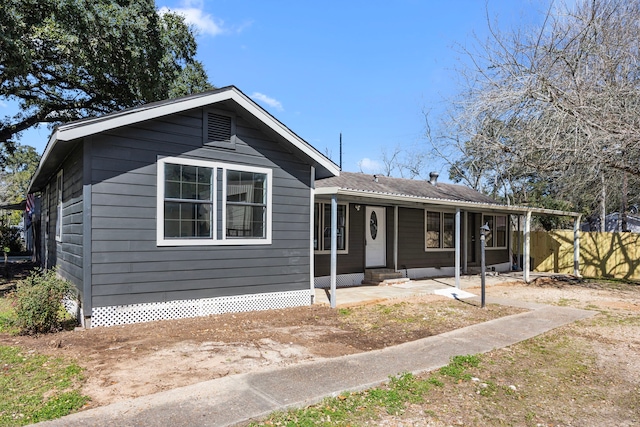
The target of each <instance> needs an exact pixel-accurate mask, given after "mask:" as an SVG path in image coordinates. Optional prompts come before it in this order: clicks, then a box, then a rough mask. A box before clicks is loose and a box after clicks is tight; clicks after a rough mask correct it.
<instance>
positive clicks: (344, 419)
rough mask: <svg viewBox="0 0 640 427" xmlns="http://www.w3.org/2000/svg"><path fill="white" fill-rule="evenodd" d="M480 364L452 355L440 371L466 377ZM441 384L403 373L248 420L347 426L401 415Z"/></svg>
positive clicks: (270, 423) (476, 359)
mask: <svg viewBox="0 0 640 427" xmlns="http://www.w3.org/2000/svg"><path fill="white" fill-rule="evenodd" d="M479 364H480V357H478V356H473V355H468V356H455V357H452V358H451V363H450V364H449V365H447V366H445V367H443V368H441V369H440V371H439V372H440V375H443V376H448V377H454V378H462V377H465V378H466V375H467V374H466V373H465V370H466V369H467V368H471V367H477V366H478V365H479ZM469 378H470V376H469ZM444 385H445V384H444V382H443V381H441V380H440V379H439V378H438V377H437V376H435V375H434V376H430V377H428V378H426V379H421V378H418V377H415V376H414V375H413V374H411V373H406V372H405V373H403V374H400V375H398V376H394V377H390V378H389V383H388V384H387V385H385V386H381V387H376V388H372V389H369V390H365V391H361V392H351V393H343V394H341V395H339V396H338V397H331V398H327V399H324V400H323V401H322V402H320V403H319V404H317V405H313V406H310V407H307V408H304V409H292V410H289V411H285V412H274V413H273V414H271V415H270V416H269V417H268V418H266V419H264V420H262V421H260V422H255V423H251V424H250V426H253V427H256V426H274V425H276V426H291V427H293V426H350V425H354V424H358V423H362V422H365V421H371V420H376V419H378V417H379V414H381V413H383V412H386V413H387V414H391V415H402V414H403V413H404V412H405V410H406V408H407V406H408V405H410V404H420V403H424V401H425V398H426V397H427V396H428V395H429V391H430V390H431V389H432V388H433V387H444ZM431 412H433V411H431Z"/></svg>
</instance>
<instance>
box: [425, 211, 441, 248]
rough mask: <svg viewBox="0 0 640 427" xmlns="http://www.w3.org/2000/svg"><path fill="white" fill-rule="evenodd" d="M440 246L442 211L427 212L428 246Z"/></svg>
mask: <svg viewBox="0 0 640 427" xmlns="http://www.w3.org/2000/svg"><path fill="white" fill-rule="evenodd" d="M439 247H440V212H427V248H439Z"/></svg>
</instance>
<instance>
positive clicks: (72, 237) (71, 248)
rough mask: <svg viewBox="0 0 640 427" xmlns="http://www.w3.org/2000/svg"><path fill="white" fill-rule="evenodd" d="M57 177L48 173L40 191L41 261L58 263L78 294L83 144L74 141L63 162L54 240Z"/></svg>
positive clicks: (79, 281) (80, 250)
mask: <svg viewBox="0 0 640 427" xmlns="http://www.w3.org/2000/svg"><path fill="white" fill-rule="evenodd" d="M56 179H57V172H56V174H54V175H53V176H52V177H51V179H50V181H49V182H48V184H47V186H46V188H45V191H44V192H43V194H42V233H43V234H42V242H43V243H42V244H43V251H42V256H43V261H44V265H45V267H47V268H53V267H57V269H58V273H59V274H60V275H61V276H62V277H63V278H65V279H67V280H69V281H70V282H71V283H73V284H74V285H75V286H76V288H77V290H78V294H82V274H83V270H82V267H83V266H82V261H83V254H82V251H83V248H82V235H83V234H82V226H83V217H82V210H83V202H82V144H80V143H78V144H76V145H75V146H74V147H73V149H72V151H71V154H70V155H69V157H67V159H66V160H65V161H64V162H63V164H62V179H63V192H62V195H63V199H62V238H61V241H57V240H56V223H57V220H58V210H57V203H58V196H57V193H56ZM47 217H48V221H47ZM45 234H46V238H45Z"/></svg>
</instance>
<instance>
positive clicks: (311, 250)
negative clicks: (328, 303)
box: [309, 166, 316, 305]
mask: <svg viewBox="0 0 640 427" xmlns="http://www.w3.org/2000/svg"><path fill="white" fill-rule="evenodd" d="M315 188H316V168H315V166H311V176H310V177H309V199H310V201H309V285H310V290H309V295H310V296H311V305H313V303H314V302H315V296H316V291H315V277H314V276H315V263H316V260H315V248H314V247H313V238H314V237H315V236H314V234H315V233H314V232H315V223H314V222H315V216H314V213H315V202H316V200H315V199H316V196H315Z"/></svg>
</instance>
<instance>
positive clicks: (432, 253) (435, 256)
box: [314, 183, 580, 307]
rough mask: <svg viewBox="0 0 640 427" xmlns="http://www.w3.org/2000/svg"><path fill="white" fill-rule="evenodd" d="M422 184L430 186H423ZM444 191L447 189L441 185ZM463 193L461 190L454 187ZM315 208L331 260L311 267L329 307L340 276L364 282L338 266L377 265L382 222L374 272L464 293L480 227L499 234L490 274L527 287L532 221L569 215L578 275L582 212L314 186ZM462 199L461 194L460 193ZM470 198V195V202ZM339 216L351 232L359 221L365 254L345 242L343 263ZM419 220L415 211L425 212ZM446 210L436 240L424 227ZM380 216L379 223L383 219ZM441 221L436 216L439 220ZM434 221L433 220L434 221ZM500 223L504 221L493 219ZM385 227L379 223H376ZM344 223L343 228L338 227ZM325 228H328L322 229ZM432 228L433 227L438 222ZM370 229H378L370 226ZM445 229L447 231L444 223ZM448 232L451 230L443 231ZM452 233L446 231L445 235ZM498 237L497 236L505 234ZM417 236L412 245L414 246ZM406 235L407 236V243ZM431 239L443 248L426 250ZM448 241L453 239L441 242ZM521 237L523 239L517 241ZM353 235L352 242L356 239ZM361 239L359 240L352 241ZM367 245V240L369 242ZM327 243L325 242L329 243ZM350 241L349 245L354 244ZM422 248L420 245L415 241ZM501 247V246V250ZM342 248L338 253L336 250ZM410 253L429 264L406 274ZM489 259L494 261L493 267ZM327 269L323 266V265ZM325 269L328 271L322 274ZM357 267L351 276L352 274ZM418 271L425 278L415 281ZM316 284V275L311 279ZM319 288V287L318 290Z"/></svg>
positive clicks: (476, 269) (475, 263)
mask: <svg viewBox="0 0 640 427" xmlns="http://www.w3.org/2000/svg"><path fill="white" fill-rule="evenodd" d="M427 185H429V184H428V183H427ZM438 185H447V184H438ZM454 187H460V186H454ZM314 196H315V202H316V205H318V204H322V206H323V208H324V211H323V212H321V213H320V214H321V215H324V216H325V224H324V227H323V229H322V230H323V232H324V234H325V236H324V237H325V241H324V242H322V243H323V245H324V249H325V251H324V253H323V255H324V258H323V261H325V260H327V259H328V263H326V262H323V263H322V265H316V266H315V267H314V268H316V269H318V271H319V272H320V271H321V272H322V273H328V274H316V275H315V276H322V277H321V278H322V279H323V280H324V282H328V283H324V282H323V285H324V286H325V287H327V288H328V295H329V297H330V303H331V305H332V306H333V307H334V306H335V304H336V302H335V301H334V300H335V298H334V297H335V295H336V291H335V290H336V288H337V287H339V286H340V285H341V284H343V283H339V282H341V281H342V282H344V280H343V279H344V278H345V277H346V278H347V280H352V282H353V285H356V284H360V282H359V280H361V279H360V277H361V276H362V274H361V273H359V272H358V273H351V276H353V279H352V278H351V277H349V274H344V273H343V272H344V268H342V272H341V271H340V268H341V264H340V263H341V262H343V263H344V261H341V260H349V262H353V258H354V257H355V258H357V257H361V258H362V262H361V266H362V267H364V268H363V269H362V270H363V271H362V273H364V270H366V269H367V268H370V267H374V266H376V265H375V261H374V264H370V256H369V254H368V252H369V251H370V249H369V248H370V247H371V246H372V245H371V243H370V242H371V241H372V240H371V238H372V237H373V236H372V234H373V233H376V231H378V232H379V231H380V226H379V224H381V223H382V224H384V227H386V229H384V227H383V231H382V232H383V233H384V236H385V237H386V239H385V240H386V241H385V242H384V249H383V250H382V251H383V252H384V255H381V256H382V258H380V259H379V261H378V264H379V265H377V267H386V268H388V269H389V270H392V271H395V272H399V273H401V274H402V275H403V277H406V278H411V279H418V278H425V277H429V276H431V277H433V276H440V277H450V278H451V280H452V286H453V287H455V288H456V289H462V288H463V282H462V280H463V279H462V276H463V275H466V274H473V273H476V274H477V273H480V263H479V257H480V253H479V252H480V227H481V226H483V225H484V224H485V223H486V221H495V222H496V224H494V225H493V227H492V232H493V231H495V234H496V236H492V237H493V239H494V242H496V241H498V242H502V243H499V244H498V243H494V246H495V245H497V247H491V248H489V250H487V253H488V254H489V259H490V262H488V263H487V265H490V266H491V267H490V269H494V270H495V271H501V272H509V271H514V270H517V271H521V273H518V274H519V275H521V276H519V277H521V278H520V280H524V281H525V282H529V281H530V277H531V273H530V270H531V266H530V257H531V246H530V245H531V240H530V231H531V220H532V216H534V215H555V216H564V217H567V216H568V217H572V218H573V222H574V227H573V229H574V274H575V275H576V276H579V275H580V265H579V259H580V258H579V256H580V255H579V254H580V252H579V250H580V228H579V227H580V214H578V213H575V212H566V211H557V210H549V209H541V208H533V207H526V206H507V205H500V204H498V203H495V202H493V203H491V202H488V201H486V200H484V201H474V200H461V199H462V198H464V197H458V200H453V199H444V198H437V197H419V196H415V195H408V194H392V193H388V192H384V193H383V192H376V191H366V190H360V189H353V188H344V187H341V186H336V187H321V188H316V189H315V191H314ZM463 196H464V195H463ZM467 198H470V197H467ZM339 211H341V214H340V215H341V216H343V217H344V216H345V214H344V212H345V211H346V212H351V213H352V216H353V217H354V218H351V223H354V224H355V225H356V226H358V224H359V223H360V222H361V223H362V224H361V232H362V233H363V234H364V235H365V236H364V243H363V244H364V248H363V250H362V253H360V252H358V248H357V246H358V245H359V244H360V242H358V241H357V240H358V239H355V240H356V241H350V242H347V243H348V245H349V251H350V252H349V253H348V256H349V257H350V258H347V252H348V251H345V250H344V248H345V242H344V240H345V239H346V238H347V231H348V230H347V229H346V228H345V223H346V222H347V219H345V218H342V219H339ZM422 211H424V214H422V213H420V214H418V213H416V212H422ZM432 211H433V212H443V213H442V214H441V216H440V221H441V222H443V223H445V225H444V226H441V228H440V230H441V233H440V234H441V235H437V234H434V233H431V235H430V231H429V227H430V226H431V225H430V224H431V222H430V221H431V218H430V216H429V213H430V212H432ZM408 213H411V215H413V217H415V218H418V220H416V221H415V224H414V225H413V228H412V229H411V224H410V221H408V220H407V218H409V217H410V215H408ZM381 215H382V216H383V218H382V219H381V218H380V216H381ZM419 215H423V216H424V220H423V222H419V218H420V216H419ZM502 217H504V218H506V221H504V220H502ZM437 219H438V217H437V216H436V217H435V220H437ZM435 220H434V221H435ZM498 220H501V221H498ZM381 221H382V222H381ZM341 222H342V223H341ZM499 222H505V223H506V228H505V230H500V231H498V230H499V229H498V228H497V227H498V225H497V223H499ZM326 223H328V224H326ZM435 223H437V221H436V222H435ZM374 224H377V225H376V226H375V227H374ZM447 224H448V225H447ZM447 227H448V228H447ZM447 230H449V231H447ZM503 231H504V236H502V235H501V234H500V233H503ZM513 231H516V232H517V233H515V237H513V241H512V236H513V233H512V232H513ZM411 235H414V237H415V242H414V241H413V240H412V239H413V237H411ZM407 236H409V237H407ZM433 236H436V237H437V238H439V239H440V243H441V245H442V243H443V242H444V243H445V244H444V245H443V246H444V247H440V248H435V249H431V248H430V247H429V245H430V243H429V239H430V238H433ZM447 236H449V237H448V238H449V239H450V241H448V242H445V239H447ZM520 236H522V237H520ZM350 237H352V238H353V237H354V236H353V233H352V235H351V236H350ZM356 237H358V236H356ZM314 239H315V240H317V239H318V232H317V229H316V233H315V235H314ZM367 239H369V240H367ZM425 239H426V240H427V242H426V243H425V246H423V247H422V248H421V247H419V244H423V243H422V242H423V241H424V240H425ZM326 240H328V242H327V241H326ZM352 240H353V239H352ZM408 242H409V244H410V245H413V249H412V250H409V251H407V249H406V245H407V243H408ZM416 242H420V243H416ZM502 245H503V246H502ZM314 249H316V260H317V259H318V251H317V249H318V242H317V241H314ZM341 249H342V250H341ZM408 253H418V255H419V256H421V257H422V259H428V260H429V264H425V266H427V267H425V268H422V269H420V268H415V269H411V268H407V265H406V264H407V261H406V260H407V259H410V257H409V258H408V257H407V254H408ZM491 260H493V262H492V261H491ZM326 264H328V266H327V265H326ZM327 267H328V268H327ZM357 269H358V268H357V266H356V267H354V268H353V269H352V270H353V271H355V270H357ZM421 273H423V274H424V276H420V274H421ZM315 279H316V283H317V282H318V281H317V279H318V277H315ZM316 286H317V285H316Z"/></svg>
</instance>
